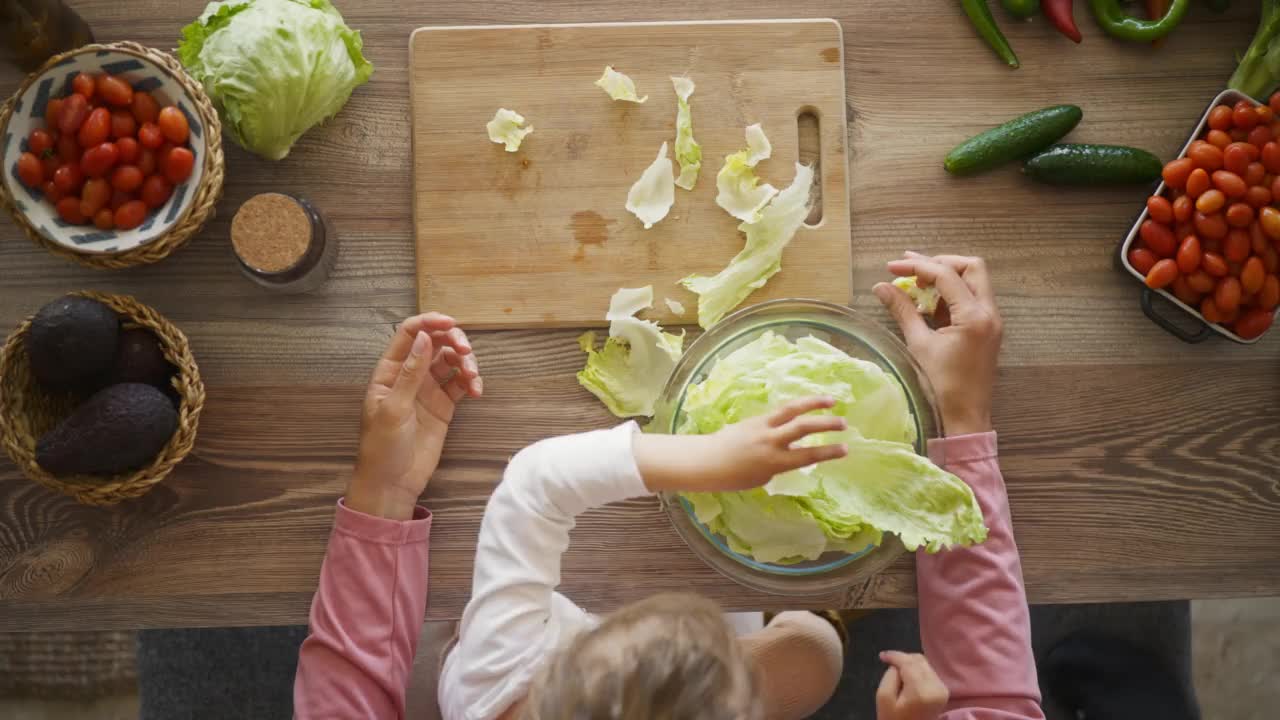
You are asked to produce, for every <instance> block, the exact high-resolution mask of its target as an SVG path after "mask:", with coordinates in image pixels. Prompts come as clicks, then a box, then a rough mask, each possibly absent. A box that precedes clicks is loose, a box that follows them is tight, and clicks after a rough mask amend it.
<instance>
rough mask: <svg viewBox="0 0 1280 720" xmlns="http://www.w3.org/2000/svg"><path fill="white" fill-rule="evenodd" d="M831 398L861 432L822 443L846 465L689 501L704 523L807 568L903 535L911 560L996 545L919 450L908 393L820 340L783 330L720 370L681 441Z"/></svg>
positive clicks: (971, 504) (770, 558)
mask: <svg viewBox="0 0 1280 720" xmlns="http://www.w3.org/2000/svg"><path fill="white" fill-rule="evenodd" d="M820 394H825V395H829V396H831V397H833V398H835V400H836V404H835V406H834V407H833V408H831V409H830V410H828V411H825V412H827V413H830V414H834V415H839V416H841V417H843V418H845V420H846V421H847V422H848V425H849V429H848V430H846V431H843V432H839V433H824V434H822V435H817V436H811V437H810V438H808V439H807V440H806V442H807V443H810V444H815V445H818V444H827V443H833V442H843V443H845V444H847V445H848V447H849V454H848V456H846V457H845V458H843V459H840V460H833V461H829V462H825V463H820V464H818V465H812V466H809V467H806V468H802V469H800V470H795V471H792V472H788V473H783V474H781V475H778V476H777V477H775V478H773V480H771V481H770V482H769V483H768V484H766V485H765V486H764V487H762V488H756V489H754V490H748V491H743V492H729V493H685V494H684V497H685V498H686V499H688V500H689V502H690V504H691V505H692V507H693V511H694V515H695V516H696V517H697V519H698V520H699V522H701V523H703V524H704V525H706V526H707V527H708V529H710V530H711V531H712V532H715V533H718V534H719V535H721V536H722V537H724V538H725V541H726V543H727V544H728V545H729V547H730V548H731V549H732V550H734V551H735V552H738V553H742V554H745V555H750V556H751V557H753V558H755V559H756V560H759V561H761V562H770V563H783V564H788V563H796V562H802V561H805V560H813V559H816V558H817V557H818V556H820V555H821V554H822V553H824V552H828V551H843V552H856V551H858V550H861V549H863V548H865V547H867V546H868V545H878V544H879V543H880V542H881V541H882V539H883V535H884V533H892V534H895V535H897V536H898V537H899V538H900V539H901V540H902V543H903V545H905V546H906V547H907V549H909V550H915V549H917V548H921V547H923V548H925V549H926V550H928V551H929V552H936V551H938V550H941V549H943V548H946V547H949V546H953V545H965V546H967V545H972V544H974V543H979V542H982V541H983V540H985V539H986V535H987V529H986V526H985V525H984V524H983V520H982V511H981V509H980V508H979V507H978V503H977V500H976V499H975V497H974V495H973V491H972V490H971V489H970V488H969V486H968V485H966V484H965V483H964V481H962V480H961V479H960V478H958V477H956V476H954V475H952V474H951V473H948V472H946V471H945V470H942V469H941V468H938V467H937V466H936V465H934V464H933V463H932V462H930V461H929V459H928V458H926V457H923V456H921V455H919V454H917V453H916V452H915V449H914V443H915V442H916V439H917V430H916V425H915V421H914V419H913V418H912V417H911V413H910V409H909V406H908V404H907V397H906V392H905V391H904V390H903V388H902V386H901V384H899V383H898V381H897V380H896V379H895V378H893V377H892V376H891V375H889V374H888V373H887V372H885V371H884V369H883V368H881V367H880V366H879V365H876V364H875V363H872V362H868V361H865V360H859V359H857V358H854V357H851V356H849V355H848V354H847V353H845V352H843V351H841V350H840V349H838V348H836V347H834V346H832V345H830V344H828V343H826V342H823V341H822V340H819V339H818V338H815V337H802V338H799V339H797V340H796V341H795V342H794V343H793V342H791V341H789V340H787V339H786V338H784V337H782V336H780V335H777V334H775V333H773V332H771V331H766V332H764V333H762V334H761V335H760V336H759V337H758V338H756V339H755V340H752V341H751V342H750V343H748V344H746V345H744V346H743V347H741V348H739V349H737V350H735V351H734V352H732V353H730V354H729V355H728V356H726V357H725V358H723V359H722V360H720V362H719V363H717V364H716V366H715V367H714V368H712V370H711V372H710V373H709V374H708V376H707V378H706V379H705V380H703V381H702V382H701V383H698V384H697V385H694V386H692V387H690V388H689V390H688V392H687V394H686V397H685V401H684V405H683V408H682V410H683V413H684V416H683V418H682V422H681V424H680V426H679V427H678V428H677V432H679V433H681V434H706V433H711V432H715V431H716V430H718V429H720V428H721V427H724V426H725V425H729V424H732V423H735V422H738V421H740V420H745V419H747V418H751V417H755V416H757V415H760V414H762V413H765V412H768V411H769V410H770V409H772V408H776V407H778V406H780V405H782V404H784V403H786V402H788V401H791V400H795V399H798V398H803V397H809V396H813V395H820Z"/></svg>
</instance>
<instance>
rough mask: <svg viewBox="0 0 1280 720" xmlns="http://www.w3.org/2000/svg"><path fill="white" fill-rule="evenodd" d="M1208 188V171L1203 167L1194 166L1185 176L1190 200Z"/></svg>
mask: <svg viewBox="0 0 1280 720" xmlns="http://www.w3.org/2000/svg"><path fill="white" fill-rule="evenodd" d="M1208 189H1209V173H1207V172H1205V169H1204V168H1196V169H1195V170H1192V171H1191V174H1190V175H1188V176H1187V195H1189V196H1190V197H1191V199H1192V200H1195V199H1196V198H1198V197H1200V195H1201V193H1203V192H1204V191H1205V190H1208Z"/></svg>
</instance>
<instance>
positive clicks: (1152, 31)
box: [1089, 0, 1191, 42]
mask: <svg viewBox="0 0 1280 720" xmlns="http://www.w3.org/2000/svg"><path fill="white" fill-rule="evenodd" d="M1190 5H1191V0H1173V2H1172V3H1170V4H1169V10H1168V12H1166V13H1165V14H1164V17H1162V18H1160V19H1159V20H1143V19H1141V18H1136V17H1133V16H1131V15H1129V14H1128V13H1127V12H1125V9H1124V8H1123V7H1121V5H1120V0H1089V7H1091V8H1093V16H1094V17H1095V18H1097V20H1098V25H1100V26H1102V29H1103V30H1106V31H1107V34H1108V35H1111V36H1112V37H1116V38H1120V39H1121V40H1132V41H1133V42H1151V41H1153V40H1159V39H1160V38H1162V37H1164V36H1165V35H1168V34H1169V33H1170V32H1171V31H1172V30H1173V29H1174V28H1176V27H1178V23H1180V22H1182V18H1183V17H1184V16H1185V15H1186V14H1187V8H1188V7H1190Z"/></svg>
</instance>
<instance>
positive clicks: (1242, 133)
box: [1227, 128, 1249, 142]
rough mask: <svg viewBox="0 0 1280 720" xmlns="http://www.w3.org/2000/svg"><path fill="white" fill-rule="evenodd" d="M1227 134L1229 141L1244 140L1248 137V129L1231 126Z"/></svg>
mask: <svg viewBox="0 0 1280 720" xmlns="http://www.w3.org/2000/svg"><path fill="white" fill-rule="evenodd" d="M1227 134H1228V135H1230V136H1231V142H1244V141H1245V140H1248V139H1249V131H1248V130H1241V129H1240V128H1231V129H1230V130H1228V131H1227Z"/></svg>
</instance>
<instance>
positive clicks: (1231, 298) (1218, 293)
mask: <svg viewBox="0 0 1280 720" xmlns="http://www.w3.org/2000/svg"><path fill="white" fill-rule="evenodd" d="M117 224H119V223H117ZM1170 282H1172V281H1170ZM1240 295H1241V292H1240V280H1238V279H1237V278H1233V277H1224V278H1222V279H1221V280H1219V281H1218V287H1217V288H1215V289H1214V291H1213V304H1214V305H1217V306H1218V309H1219V310H1221V311H1222V312H1223V313H1225V314H1229V313H1231V311H1233V310H1235V309H1236V308H1238V307H1240Z"/></svg>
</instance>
